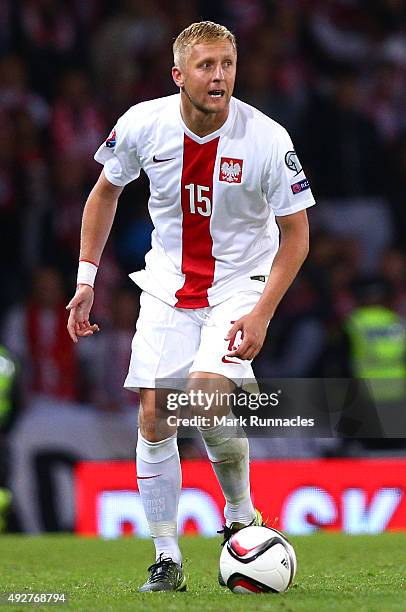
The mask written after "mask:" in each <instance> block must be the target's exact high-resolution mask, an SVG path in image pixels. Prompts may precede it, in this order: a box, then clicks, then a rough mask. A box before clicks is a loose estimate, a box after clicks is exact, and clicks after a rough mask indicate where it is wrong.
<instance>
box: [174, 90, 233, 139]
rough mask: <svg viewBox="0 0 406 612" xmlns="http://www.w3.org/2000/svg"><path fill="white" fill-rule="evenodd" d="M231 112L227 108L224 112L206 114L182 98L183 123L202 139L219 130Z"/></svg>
mask: <svg viewBox="0 0 406 612" xmlns="http://www.w3.org/2000/svg"><path fill="white" fill-rule="evenodd" d="M229 110H230V107H229V106H227V107H226V108H225V109H224V111H223V112H219V113H204V112H202V111H199V110H198V109H197V108H196V107H194V106H192V105H190V104H188V103H187V102H185V101H184V100H183V99H182V98H181V103H180V111H181V115H182V119H183V122H184V123H185V125H186V127H187V128H188V129H189V130H190V131H191V132H193V134H196V136H199V137H200V138H203V137H204V136H208V135H209V134H212V133H213V132H216V131H217V130H219V129H220V128H221V126H223V125H224V124H225V122H226V121H227V118H228V113H229Z"/></svg>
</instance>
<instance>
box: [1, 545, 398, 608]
mask: <svg viewBox="0 0 406 612" xmlns="http://www.w3.org/2000/svg"><path fill="white" fill-rule="evenodd" d="M219 541H220V540H219V539H218V540H216V539H206V538H202V537H193V536H189V537H183V538H181V547H182V551H183V555H184V564H185V570H186V573H187V575H188V591H187V592H186V593H144V594H138V593H137V586H138V585H139V584H141V583H143V582H144V579H145V578H146V576H147V574H146V567H147V565H149V563H150V562H151V561H152V550H153V548H152V543H151V542H150V541H147V540H139V539H136V538H131V537H125V538H122V539H120V540H99V539H86V538H77V537H74V536H69V535H47V536H31V537H29V536H11V535H1V536H0V564H1V569H0V592H5V591H14V592H42V593H44V592H45V593H51V592H54V593H55V592H58V593H62V592H64V593H66V594H67V595H68V597H69V602H68V603H67V604H65V605H63V606H61V607H59V606H58V609H66V610H68V609H71V610H81V611H82V610H83V611H85V610H98V611H100V612H104V611H109V610H114V611H117V612H119V611H120V612H121V611H124V610H131V611H138V610H140V611H142V612H144V611H150V610H151V611H154V612H158V611H160V610H163V611H164V612H169V611H172V610H173V611H176V612H182V611H183V610H192V611H194V610H196V611H197V610H198V611H199V612H206V611H210V612H220V611H221V610H230V611H231V610H232V611H233V612H239V611H244V612H247V611H249V612H250V611H252V610H255V612H257V611H261V610H271V611H272V610H282V611H283V612H296V611H298V612H301V611H309V612H324V611H326V612H327V611H328V612H334V611H340V612H351V611H353V610H354V611H356V612H364V611H365V612H388V611H391V610H402V611H404V610H405V609H406V554H405V550H406V533H386V534H383V535H379V536H346V535H342V534H327V533H319V534H316V535H314V536H308V537H296V538H291V541H292V543H293V545H294V547H295V550H296V553H297V558H298V572H297V575H296V578H295V580H294V583H293V586H292V587H291V588H290V590H289V591H288V592H287V593H283V594H276V595H275V594H266V595H233V594H232V593H231V592H230V591H229V590H228V589H225V588H222V587H220V586H219V585H218V584H217V569H218V558H219V553H220V544H219ZM27 607H34V606H33V605H19V606H15V605H14V606H5V607H4V609H14V610H19V611H20V612H21V610H22V609H24V608H27ZM35 608H36V609H37V610H46V609H48V610H49V609H51V610H52V609H54V608H55V606H38V605H37V606H35Z"/></svg>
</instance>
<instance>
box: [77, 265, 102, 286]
mask: <svg viewBox="0 0 406 612" xmlns="http://www.w3.org/2000/svg"><path fill="white" fill-rule="evenodd" d="M97 270H98V267H97V266H96V265H95V264H93V263H91V262H90V261H79V267H78V278H77V281H76V284H77V285H90V286H91V287H94V281H95V279H96V274H97Z"/></svg>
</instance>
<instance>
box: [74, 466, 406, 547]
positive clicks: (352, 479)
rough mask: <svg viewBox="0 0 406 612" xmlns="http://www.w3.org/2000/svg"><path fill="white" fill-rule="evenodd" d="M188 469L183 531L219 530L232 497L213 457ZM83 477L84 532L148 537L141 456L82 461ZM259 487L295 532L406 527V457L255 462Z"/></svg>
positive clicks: (274, 513)
mask: <svg viewBox="0 0 406 612" xmlns="http://www.w3.org/2000/svg"><path fill="white" fill-rule="evenodd" d="M182 473H183V488H182V493H181V497H180V502H179V532H180V533H199V534H201V535H205V536H216V535H217V530H218V529H220V528H221V526H222V522H223V519H222V516H223V514H222V509H223V505H224V500H223V497H222V494H221V491H220V488H219V486H218V483H217V480H216V478H215V476H214V473H213V470H212V468H211V465H210V463H209V462H207V461H200V460H196V461H195V460H185V461H183V463H182ZM75 480H76V532H77V533H78V534H80V535H88V536H95V535H99V536H102V537H107V538H115V537H119V536H120V535H123V534H131V533H134V534H136V535H138V536H141V537H148V533H149V532H148V526H147V523H146V520H145V516H144V512H143V509H142V505H141V499H140V496H139V493H138V490H137V485H136V479H135V470H134V463H132V462H130V461H128V462H127V461H125V462H124V461H118V462H112V461H109V462H82V463H79V464H78V465H77V468H76V476H75ZM251 487H252V496H253V501H254V504H255V505H256V506H257V507H258V508H260V509H261V511H262V513H263V516H264V517H267V518H269V520H270V525H272V523H273V520H274V519H275V518H276V517H277V518H278V521H277V523H275V525H274V526H275V527H277V528H279V529H282V530H284V531H286V532H288V533H291V534H298V535H299V534H310V533H313V532H314V531H316V530H318V529H324V530H332V531H344V532H346V533H352V534H361V533H370V534H373V533H380V532H382V531H385V530H403V529H406V460H402V459H324V460H300V461H298V460H294V461H273V460H268V461H253V462H252V463H251ZM159 503H160V500H159V498H157V504H159Z"/></svg>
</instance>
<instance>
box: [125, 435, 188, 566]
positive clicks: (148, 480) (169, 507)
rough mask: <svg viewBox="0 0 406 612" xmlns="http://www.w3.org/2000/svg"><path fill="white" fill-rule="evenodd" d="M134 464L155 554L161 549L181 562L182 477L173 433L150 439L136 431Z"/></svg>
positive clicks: (160, 551)
mask: <svg viewBox="0 0 406 612" xmlns="http://www.w3.org/2000/svg"><path fill="white" fill-rule="evenodd" d="M136 465H137V481H138V489H139V492H140V495H141V501H142V505H143V508H144V512H145V516H146V518H147V521H148V525H149V528H150V532H151V536H152V538H153V540H154V544H155V549H156V558H157V559H158V558H159V556H160V554H161V553H163V556H164V557H170V558H171V559H172V560H173V561H175V563H179V564H181V563H182V556H181V552H180V549H179V546H178V536H177V515H178V504H179V496H180V490H181V484H182V477H181V469H180V461H179V452H178V446H177V440H176V435H174V436H171V437H170V438H166V439H165V440H161V441H160V442H149V441H148V440H146V439H145V438H143V436H142V435H141V432H140V431H138V442H137V448H136Z"/></svg>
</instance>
